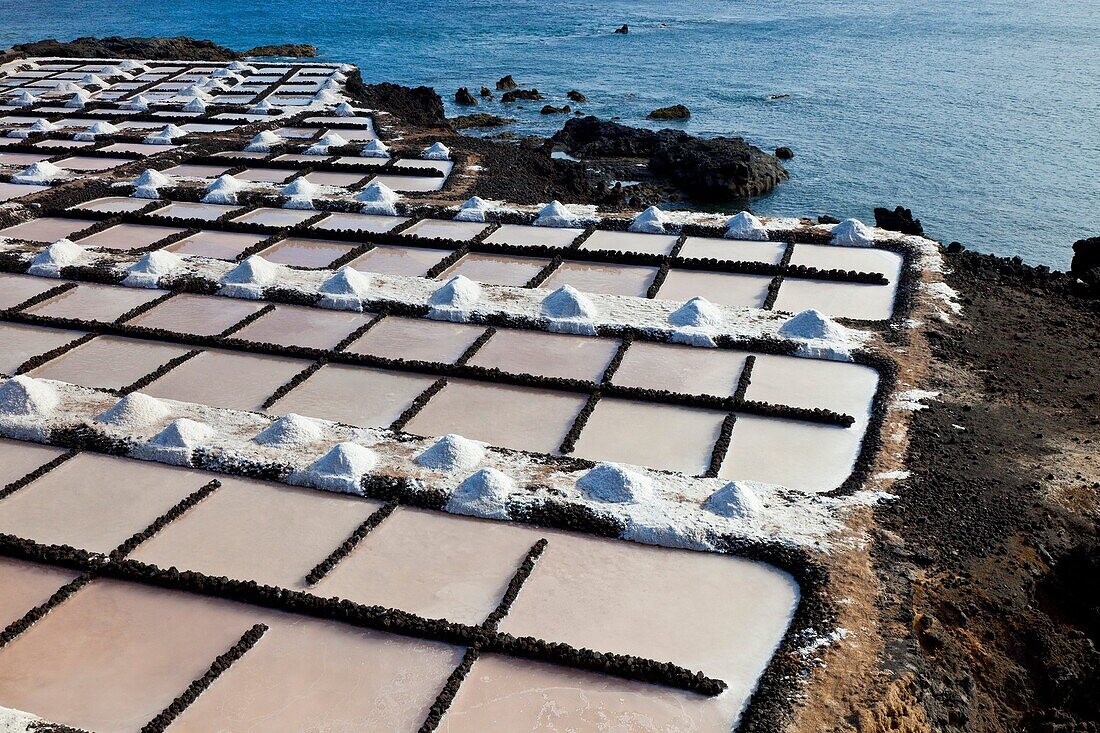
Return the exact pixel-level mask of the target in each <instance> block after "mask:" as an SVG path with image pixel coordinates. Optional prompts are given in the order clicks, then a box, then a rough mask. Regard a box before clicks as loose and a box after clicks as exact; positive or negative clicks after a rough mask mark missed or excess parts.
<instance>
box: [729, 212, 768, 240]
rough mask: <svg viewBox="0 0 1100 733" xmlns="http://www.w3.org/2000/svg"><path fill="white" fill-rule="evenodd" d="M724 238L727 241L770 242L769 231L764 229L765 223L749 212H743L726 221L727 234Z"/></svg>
mask: <svg viewBox="0 0 1100 733" xmlns="http://www.w3.org/2000/svg"><path fill="white" fill-rule="evenodd" d="M723 236H725V238H726V239H741V240H745V241H749V242H766V241H768V230H767V229H766V228H765V227H764V222H762V221H760V220H759V219H757V218H756V217H755V216H753V215H752V214H750V213H749V212H747V211H742V212H741V213H740V214H737V215H736V216H731V217H730V218H729V220H728V221H726V233H725V234H724V235H723Z"/></svg>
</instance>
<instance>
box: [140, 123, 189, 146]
mask: <svg viewBox="0 0 1100 733" xmlns="http://www.w3.org/2000/svg"><path fill="white" fill-rule="evenodd" d="M186 134H187V131H186V130H184V129H182V128H180V127H177V126H176V125H171V124H169V125H165V126H164V129H163V130H161V131H160V132H157V133H154V134H152V135H147V136H146V138H145V143H146V144H147V145H171V144H172V143H173V141H175V139H176V138H180V137H183V136H184V135H186Z"/></svg>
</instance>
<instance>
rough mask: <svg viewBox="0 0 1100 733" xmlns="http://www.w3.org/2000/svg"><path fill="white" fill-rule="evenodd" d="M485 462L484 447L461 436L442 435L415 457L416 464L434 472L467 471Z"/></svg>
mask: <svg viewBox="0 0 1100 733" xmlns="http://www.w3.org/2000/svg"><path fill="white" fill-rule="evenodd" d="M483 460H485V446H484V445H483V444H481V443H478V442H475V441H473V440H470V439H469V438H464V437H462V436H461V435H454V434H450V435H444V436H443V437H442V438H440V439H439V440H437V441H436V442H435V443H433V444H432V445H431V447H429V448H428V449H427V450H426V451H424V452H423V453H421V454H420V455H418V456H417V457H416V462H417V464H419V465H421V466H423V467H424V468H430V469H432V470H435V471H469V470H470V469H472V468H474V467H476V466H477V465H478V464H479V463H481V462H482V461H483Z"/></svg>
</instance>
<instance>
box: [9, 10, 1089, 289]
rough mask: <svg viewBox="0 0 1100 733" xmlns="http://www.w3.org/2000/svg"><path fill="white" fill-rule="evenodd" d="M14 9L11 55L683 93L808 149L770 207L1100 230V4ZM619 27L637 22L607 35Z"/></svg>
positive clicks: (451, 83)
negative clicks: (272, 50)
mask: <svg viewBox="0 0 1100 733" xmlns="http://www.w3.org/2000/svg"><path fill="white" fill-rule="evenodd" d="M0 21H2V22H0V45H2V46H4V47H6V46H8V45H10V44H12V43H18V42H22V41H30V40H37V39H40V38H51V37H52V38H58V39H63V40H65V39H71V38H74V37H77V36H80V35H99V36H103V35H162V36H167V35H189V36H194V37H198V38H209V39H211V40H214V41H216V42H218V43H222V44H225V45H228V46H230V47H233V48H237V49H245V48H250V47H252V46H254V45H257V44H261V43H285V42H305V43H313V44H315V45H316V46H318V48H319V49H320V52H321V55H322V58H324V59H325V60H339V61H348V62H351V63H355V64H357V65H359V66H360V67H361V68H362V69H363V75H364V77H365V78H366V79H367V80H377V81H383V80H389V81H396V82H401V83H406V84H427V85H430V86H434V87H436V89H437V90H438V91H439V92H440V94H441V95H442V96H443V97H444V99H446V100H451V99H453V95H454V91H455V89H457V88H458V87H459V86H469V87H471V89H472V90H474V91H475V93H476V91H477V89H478V88H480V86H481V85H482V84H485V85H488V86H490V87H491V86H492V82H493V81H494V80H496V79H497V78H499V77H500V76H503V75H504V74H508V73H510V74H512V75H514V76H515V78H516V79H517V80H518V81H520V82H521V83H523V84H527V85H533V86H535V87H537V88H538V89H539V90H540V91H542V92H543V93H544V94H545V95H546V96H547V97H548V101H550V102H551V103H555V104H557V103H564V101H565V93H566V92H567V91H568V90H570V89H574V88H575V89H579V90H581V91H582V92H584V93H585V94H586V95H587V96H588V97H589V100H590V101H589V103H587V104H584V105H580V107H581V108H582V109H583V110H584V111H586V112H590V113H592V114H597V115H600V116H606V117H610V116H620V117H622V119H623V121H624V122H629V123H634V124H639V125H645V124H646V123H645V121H644V120H643V119H642V118H643V117H644V115H645V113H646V112H647V111H648V110H650V109H653V108H654V107H657V106H662V105H666V104H672V103H676V102H680V103H683V104H686V105H687V106H688V107H690V108H691V110H692V118H691V120H690V121H687V122H686V123H683V124H682V125H680V126H682V127H683V129H686V130H688V131H689V132H692V133H696V134H700V135H716V134H723V135H727V134H732V135H741V136H744V137H745V138H746V139H748V140H749V141H750V142H752V143H754V144H756V145H759V146H760V147H762V148H764V149H767V150H771V149H773V148H775V147H776V146H778V145H788V146H790V147H791V148H793V149H794V151H795V155H796V157H795V158H794V160H792V161H790V162H789V164H788V169H789V170H790V173H791V180H790V181H789V182H787V183H784V184H782V185H781V186H779V188H777V189H776V191H775V192H774V193H773V194H771V195H769V196H767V197H764V198H761V199H758V200H754V201H752V202H749V205H750V208H751V209H752V210H753V211H755V212H757V213H761V214H788V215H815V214H819V213H830V214H833V215H836V216H841V217H844V216H856V217H859V218H861V219H864V220H866V221H870V220H872V218H873V216H872V209H873V208H874V207H875V206H879V205H888V206H891V207H893V206H894V205H897V204H902V205H905V206H909V207H911V208H912V209H913V211H914V213H915V214H916V215H918V216H919V217H920V218H921V219H922V220H923V221H924V224H925V228H926V230H927V231H928V232H929V234H930V235H931V236H933V237H935V238H937V239H942V240H944V241H951V240H958V241H961V242H963V243H964V244H966V245H967V246H968V247H971V248H974V249H978V250H982V251H988V252H995V253H997V254H1003V255H1017V254H1018V255H1020V256H1022V257H1023V258H1024V259H1025V260H1027V261H1029V262H1032V263H1036V264H1047V265H1051V266H1054V267H1058V268H1062V269H1064V268H1065V267H1066V266H1067V265H1068V263H1069V258H1070V249H1069V248H1070V244H1071V243H1072V242H1073V241H1074V240H1076V239H1079V238H1081V237H1085V236H1092V235H1098V234H1100V7H1098V6H1097V4H1096V0H1062V1H1061V2H1057V3H1034V2H1023V1H1016V2H1013V1H1011V0H972V1H971V2H966V3H953V2H946V1H945V0H911V1H908V2H891V1H890V0H886V1H885V2H882V1H880V2H866V1H863V0H834V1H833V2H827V3H826V2H820V0H813V1H810V0H783V1H782V2H779V1H777V0H742V1H726V2H721V1H717V0H709V1H706V0H684V1H682V2H675V3H670V2H660V1H657V0H631V1H630V2H626V1H625V0H601V1H600V2H590V1H589V2H581V1H580V0H564V1H555V0H544V1H542V2H535V1H533V0H477V1H474V2H461V1H458V2H414V1H409V2H380V1H379V0H328V1H327V2H315V1H314V2H305V1H304V0H269V1H268V2H263V3H259V2H246V1H245V0H182V1H180V2H176V3H171V4H169V3H161V2H152V3H151V2H148V1H147V0H146V1H143V2H138V1H137V0H111V1H106V0H41V1H40V2H34V3H27V2H25V0H0ZM622 23H628V24H629V25H630V34H629V35H626V36H621V35H613V34H612V33H611V31H612V30H613V29H614V28H616V27H617V26H619V25H620V24H622ZM781 94H782V95H789V96H788V97H786V98H783V99H779V100H769V99H768V98H769V96H771V95H781ZM448 106H449V111H450V112H451V113H454V112H456V110H455V109H454V106H453V105H452V104H450V103H448ZM501 106H502V105H499V104H491V105H481V106H480V107H479V109H481V110H484V111H494V112H496V111H500V109H499V108H500V107H501ZM540 106H541V104H535V103H530V104H528V105H525V107H526V109H523V110H515V111H514V112H513V114H514V116H518V117H520V122H519V123H517V125H516V126H515V127H514V129H515V130H516V131H517V132H520V133H545V134H548V133H551V132H553V131H554V130H555V129H557V128H558V127H560V125H561V124H562V122H563V120H562V118H561V117H560V116H556V115H555V116H541V115H539V114H538V108H539V107H540Z"/></svg>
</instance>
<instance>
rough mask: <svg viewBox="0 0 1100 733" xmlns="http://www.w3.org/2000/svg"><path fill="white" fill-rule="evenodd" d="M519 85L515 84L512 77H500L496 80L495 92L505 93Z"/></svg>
mask: <svg viewBox="0 0 1100 733" xmlns="http://www.w3.org/2000/svg"><path fill="white" fill-rule="evenodd" d="M518 86H519V84H516V80H515V79H513V78H512V75H511V74H509V75H508V76H502V77H500V78H499V79H497V91H498V92H506V91H508V90H509V89H515V88H516V87H518Z"/></svg>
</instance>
